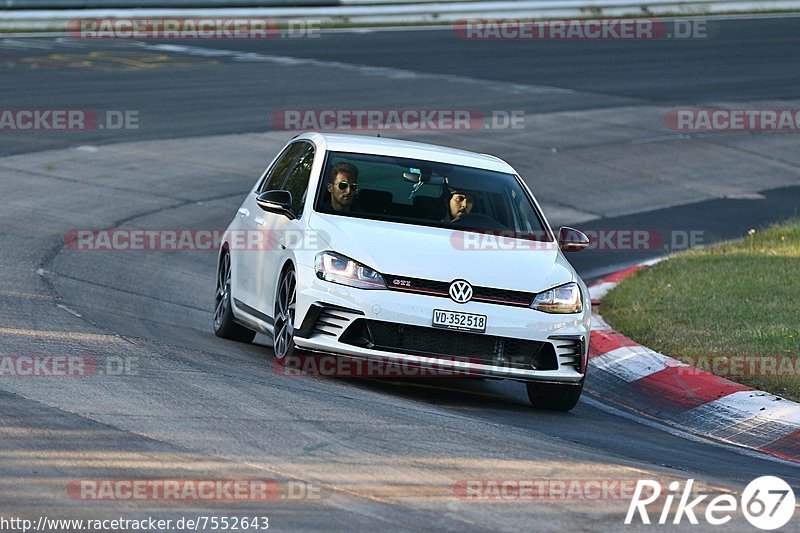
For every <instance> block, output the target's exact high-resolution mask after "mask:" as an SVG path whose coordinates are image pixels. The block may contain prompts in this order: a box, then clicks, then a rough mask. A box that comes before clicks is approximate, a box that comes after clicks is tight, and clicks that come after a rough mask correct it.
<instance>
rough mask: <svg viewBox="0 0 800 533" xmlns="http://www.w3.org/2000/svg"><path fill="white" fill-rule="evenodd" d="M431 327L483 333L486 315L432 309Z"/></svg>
mask: <svg viewBox="0 0 800 533" xmlns="http://www.w3.org/2000/svg"><path fill="white" fill-rule="evenodd" d="M433 327H436V328H447V329H458V330H461V331H475V332H478V333H483V332H484V331H486V315H474V314H472V313H462V312H460V311H444V310H442V309H434V310H433Z"/></svg>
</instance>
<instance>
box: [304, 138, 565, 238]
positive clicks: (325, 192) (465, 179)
mask: <svg viewBox="0 0 800 533" xmlns="http://www.w3.org/2000/svg"><path fill="white" fill-rule="evenodd" d="M315 209H316V210H317V211H320V212H323V213H334V214H337V215H343V216H352V217H357V218H367V219H372V220H384V221H389V222H402V223H406V224H416V225H422V226H434V227H446V228H452V229H459V230H466V231H478V232H483V233H494V234H502V235H506V236H509V237H514V238H523V239H533V240H538V241H552V237H551V236H550V235H549V233H548V232H547V230H546V229H545V225H544V221H543V219H542V218H541V216H540V215H539V213H538V211H537V210H536V208H535V206H534V204H533V202H532V201H531V200H530V198H529V197H528V195H527V194H526V193H525V190H524V189H523V188H522V186H521V185H520V183H519V181H518V178H517V177H516V176H514V175H513V174H506V173H502V172H494V171H490V170H484V169H478V168H472V167H464V166H458V165H450V164H447V163H440V162H435V161H422V160H417V159H406V158H399V157H391V156H380V155H370V154H354V153H345V152H330V153H329V154H328V158H327V161H326V164H325V169H324V170H323V175H322V179H321V180H320V189H319V191H318V194H317V201H316V205H315Z"/></svg>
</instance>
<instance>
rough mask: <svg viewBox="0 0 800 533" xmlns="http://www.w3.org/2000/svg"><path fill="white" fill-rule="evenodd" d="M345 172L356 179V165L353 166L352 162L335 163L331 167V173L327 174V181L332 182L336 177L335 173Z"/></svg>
mask: <svg viewBox="0 0 800 533" xmlns="http://www.w3.org/2000/svg"><path fill="white" fill-rule="evenodd" d="M340 172H341V173H342V174H347V175H348V176H350V177H351V178H353V179H355V180H358V167H357V166H355V165H354V164H353V163H344V162H342V163H336V164H335V165H333V168H331V174H330V176H328V183H333V180H335V179H336V175H337V174H339V173H340Z"/></svg>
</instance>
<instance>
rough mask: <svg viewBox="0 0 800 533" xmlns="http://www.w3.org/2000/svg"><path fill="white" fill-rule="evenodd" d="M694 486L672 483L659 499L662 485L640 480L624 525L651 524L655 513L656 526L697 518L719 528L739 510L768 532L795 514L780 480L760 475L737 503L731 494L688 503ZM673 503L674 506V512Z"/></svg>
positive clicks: (791, 497) (786, 486)
mask: <svg viewBox="0 0 800 533" xmlns="http://www.w3.org/2000/svg"><path fill="white" fill-rule="evenodd" d="M693 484H694V480H693V479H689V480H687V481H686V484H685V486H684V487H683V489H681V486H680V483H679V482H678V481H673V482H672V483H670V484H669V485H668V491H667V492H666V493H665V497H664V498H661V496H662V490H663V489H662V486H661V483H659V482H658V481H654V480H650V479H643V480H642V479H640V480H639V481H638V482H637V484H636V489H635V490H634V493H633V498H631V504H630V506H629V507H628V514H627V515H626V516H625V524H627V525H630V524H631V523H633V522H634V521H635V520H636V518H637V515H638V520H641V523H642V524H650V523H651V518H650V512H653V511H655V512H656V516H657V517H658V518H655V516H654V517H653V518H654V519H655V520H656V522H657V523H658V524H668V523H669V524H680V523H681V521H682V520H683V519H684V518H686V521H688V522H689V523H690V524H693V525H697V524H698V523H699V521H698V515H699V516H701V517H702V518H704V519H705V521H706V523H708V524H711V525H713V526H721V525H724V524H727V523H728V522H730V521H731V519H732V518H733V514H734V513H736V512H737V510H738V509H741V512H742V514H744V517H745V518H746V519H747V521H748V522H750V524H751V525H753V526H754V527H756V528H758V529H762V530H768V531H770V530H774V529H778V528H781V527H783V526H785V525H786V524H787V523H788V522H789V520H791V519H792V515H794V507H795V496H794V491H792V487H790V486H789V484H788V483H786V482H785V481H784V480H782V479H781V478H779V477H775V476H762V477H759V478H756V479H754V480H753V481H751V482H750V483H749V484H748V485H747V487H745V489H744V491H743V492H742V496H741V501H737V499H736V497H735V496H734V495H733V494H720V495H718V496H716V497H714V498H712V499H711V500H708V501H705V500H706V498H708V497H709V495H708V494H702V495H700V496H698V497H696V498H693V499H691V500H690V498H691V497H692V496H693V494H692V485H693ZM676 500H677V504H676V505H675V508H674V509H673V503H674V502H675V501H676ZM662 501H663V504H662ZM701 505H702V506H704V507H705V513H703V514H701V513H700V510H699V509H696V508H697V507H701ZM740 505H741V507H740ZM648 506H649V508H648ZM638 520H636V521H638Z"/></svg>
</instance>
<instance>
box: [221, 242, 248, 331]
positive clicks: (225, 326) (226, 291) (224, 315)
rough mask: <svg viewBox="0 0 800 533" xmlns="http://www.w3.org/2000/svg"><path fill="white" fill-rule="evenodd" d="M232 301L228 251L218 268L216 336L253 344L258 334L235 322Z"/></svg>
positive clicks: (224, 253)
mask: <svg viewBox="0 0 800 533" xmlns="http://www.w3.org/2000/svg"><path fill="white" fill-rule="evenodd" d="M231 300H232V298H231V254H230V253H228V251H227V250H226V251H224V252H223V253H222V257H221V258H220V260H219V265H218V266H217V290H216V296H215V306H214V334H215V335H216V336H217V337H221V338H223V339H228V340H232V341H238V342H253V339H254V338H255V336H256V332H255V331H253V330H251V329H248V328H246V327H244V326H242V325H241V324H237V323H236V322H235V321H234V319H233V309H232V308H231Z"/></svg>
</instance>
